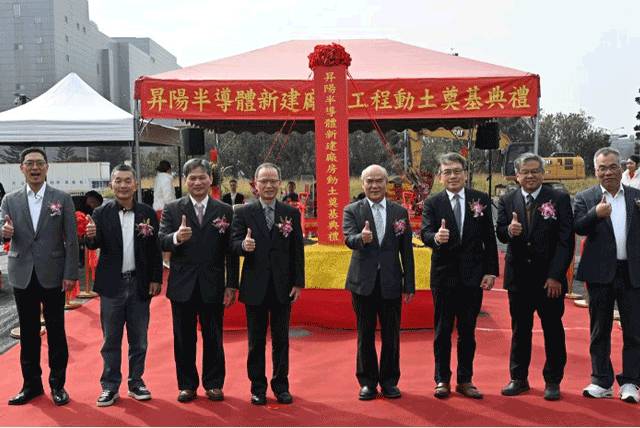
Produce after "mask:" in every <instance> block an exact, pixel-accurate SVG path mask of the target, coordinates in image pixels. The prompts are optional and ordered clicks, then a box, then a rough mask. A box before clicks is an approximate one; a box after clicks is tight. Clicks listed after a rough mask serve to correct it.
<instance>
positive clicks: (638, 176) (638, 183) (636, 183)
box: [622, 169, 640, 189]
mask: <svg viewBox="0 0 640 428" xmlns="http://www.w3.org/2000/svg"><path fill="white" fill-rule="evenodd" d="M622 184H624V185H625V186H629V187H635V188H636V189H640V171H638V170H636V171H635V173H634V174H633V177H630V176H629V170H628V169H625V170H624V172H623V173H622Z"/></svg>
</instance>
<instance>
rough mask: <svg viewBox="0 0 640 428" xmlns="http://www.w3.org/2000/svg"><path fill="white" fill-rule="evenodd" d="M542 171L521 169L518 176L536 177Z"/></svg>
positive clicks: (538, 169)
mask: <svg viewBox="0 0 640 428" xmlns="http://www.w3.org/2000/svg"><path fill="white" fill-rule="evenodd" d="M543 171H544V170H543V169H542V168H537V169H523V170H522V171H518V174H519V175H529V174H531V175H536V174H540V173H542V172H543Z"/></svg>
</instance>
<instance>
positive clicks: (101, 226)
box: [85, 200, 162, 299]
mask: <svg viewBox="0 0 640 428" xmlns="http://www.w3.org/2000/svg"><path fill="white" fill-rule="evenodd" d="M120 210H121V207H120V205H119V204H118V203H117V202H116V201H115V200H111V201H108V202H106V203H105V204H104V205H102V206H100V207H98V208H96V209H95V211H94V212H93V216H92V218H93V221H94V222H95V224H96V237H95V238H93V239H86V240H85V243H86V246H87V248H89V249H90V250H95V249H98V248H100V257H99V258H98V266H97V268H96V282H95V284H94V286H93V290H94V291H95V292H96V293H98V294H100V295H102V296H106V297H115V296H117V295H118V293H119V291H120V288H121V287H123V283H122V278H121V273H122V255H123V248H122V225H121V223H120V214H119V212H120ZM133 213H134V225H133V227H134V232H133V234H134V239H133V248H134V255H135V262H136V284H137V287H138V295H139V296H140V298H142V299H150V298H151V296H150V295H149V283H150V282H159V283H161V282H162V254H161V252H160V246H159V245H158V239H157V238H158V218H157V217H156V212H155V211H154V210H153V208H151V207H150V206H149V205H146V204H143V203H137V202H135V201H134V204H133ZM146 222H149V224H150V225H151V227H152V228H153V234H152V235H151V236H148V237H145V236H143V235H142V234H141V233H140V232H138V230H137V228H138V225H139V224H140V223H146Z"/></svg>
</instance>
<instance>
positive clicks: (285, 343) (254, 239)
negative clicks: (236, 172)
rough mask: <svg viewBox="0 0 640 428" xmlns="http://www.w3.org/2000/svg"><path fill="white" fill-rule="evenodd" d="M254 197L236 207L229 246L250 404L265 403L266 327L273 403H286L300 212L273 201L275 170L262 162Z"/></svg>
mask: <svg viewBox="0 0 640 428" xmlns="http://www.w3.org/2000/svg"><path fill="white" fill-rule="evenodd" d="M254 179H255V183H256V190H257V192H258V196H259V198H258V199H257V200H256V201H254V202H252V203H250V204H245V205H242V206H239V207H238V208H237V209H236V211H235V213H234V216H233V222H232V223H231V247H232V250H233V251H234V252H235V253H236V254H237V255H239V256H244V264H243V265H242V276H241V280H240V301H241V302H243V303H244V304H245V309H246V315H247V330H248V339H249V354H248V356H247V370H248V374H249V380H250V381H251V404H255V405H265V404H266V403H267V396H266V394H267V378H266V376H265V347H266V341H267V338H266V336H267V326H269V325H271V351H272V358H273V376H272V378H271V390H272V391H273V393H274V395H275V396H276V399H277V401H278V403H280V404H290V403H291V402H293V398H292V396H291V394H290V393H289V316H290V314H291V304H292V303H295V302H296V301H297V300H298V298H299V297H300V295H301V294H302V289H303V288H304V244H303V241H302V228H301V227H300V211H299V210H297V209H296V208H293V207H291V206H289V205H286V204H283V203H282V202H279V201H278V200H277V199H276V197H277V195H278V189H279V188H280V170H279V169H278V167H277V166H276V165H274V164H272V163H263V164H261V165H259V166H258V168H256V172H255V174H254Z"/></svg>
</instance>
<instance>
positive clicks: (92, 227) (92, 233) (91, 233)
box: [85, 214, 97, 239]
mask: <svg viewBox="0 0 640 428" xmlns="http://www.w3.org/2000/svg"><path fill="white" fill-rule="evenodd" d="M87 220H88V221H89V223H87V230H86V232H85V236H86V237H87V238H89V239H93V238H95V237H96V230H97V229H96V223H95V222H94V221H93V219H92V218H91V216H90V215H89V214H87Z"/></svg>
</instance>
